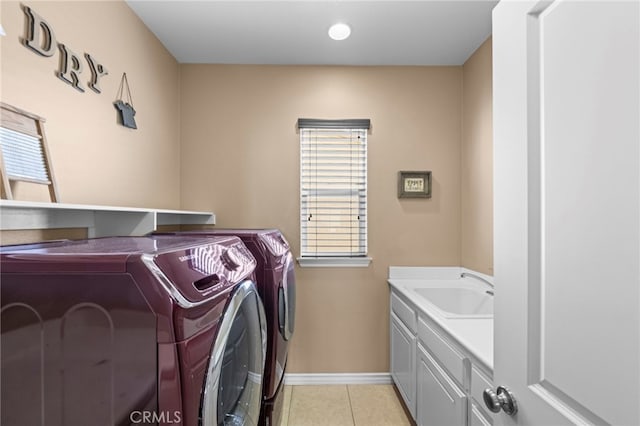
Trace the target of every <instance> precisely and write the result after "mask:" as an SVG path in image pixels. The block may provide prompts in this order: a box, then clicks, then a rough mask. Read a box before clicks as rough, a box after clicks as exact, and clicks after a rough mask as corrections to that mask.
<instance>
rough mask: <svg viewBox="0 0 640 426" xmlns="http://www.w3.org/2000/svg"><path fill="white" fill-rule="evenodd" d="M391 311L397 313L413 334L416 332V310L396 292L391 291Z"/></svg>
mask: <svg viewBox="0 0 640 426" xmlns="http://www.w3.org/2000/svg"><path fill="white" fill-rule="evenodd" d="M391 311H392V312H393V313H394V314H396V316H397V317H398V318H400V320H401V321H402V322H403V324H404V325H405V326H407V328H408V329H409V330H411V332H412V333H413V334H416V331H417V327H416V312H415V310H413V308H411V307H410V306H409V305H408V304H406V303H405V302H404V301H403V300H402V299H400V298H399V297H398V296H397V295H396V294H395V293H391Z"/></svg>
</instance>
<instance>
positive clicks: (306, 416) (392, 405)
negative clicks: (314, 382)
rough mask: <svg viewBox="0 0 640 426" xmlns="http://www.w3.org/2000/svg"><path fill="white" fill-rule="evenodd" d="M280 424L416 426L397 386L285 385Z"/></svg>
mask: <svg viewBox="0 0 640 426" xmlns="http://www.w3.org/2000/svg"><path fill="white" fill-rule="evenodd" d="M284 391H285V394H284V398H285V400H284V406H283V408H282V410H283V411H282V420H281V422H280V426H412V425H415V423H414V422H413V421H412V420H411V416H410V415H409V413H407V412H405V409H404V405H403V404H402V403H401V402H400V396H399V395H398V394H397V391H396V390H395V388H394V386H393V385H331V386H285V389H284Z"/></svg>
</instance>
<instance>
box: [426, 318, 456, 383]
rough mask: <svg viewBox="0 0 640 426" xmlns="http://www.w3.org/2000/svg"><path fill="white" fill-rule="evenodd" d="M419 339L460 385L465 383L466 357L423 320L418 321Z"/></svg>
mask: <svg viewBox="0 0 640 426" xmlns="http://www.w3.org/2000/svg"><path fill="white" fill-rule="evenodd" d="M418 338H419V340H420V341H421V342H422V343H423V344H424V346H426V347H427V348H428V349H429V351H431V353H432V354H433V355H435V357H436V358H437V359H438V361H439V362H440V363H441V364H442V366H444V367H445V368H446V369H447V371H448V372H449V373H450V374H451V376H452V377H453V378H454V379H456V380H457V381H458V383H460V384H464V383H465V382H464V363H463V360H464V357H463V356H462V355H461V354H460V352H458V351H457V350H456V349H454V348H453V347H452V346H451V345H450V344H449V343H447V341H445V340H444V339H443V338H442V337H440V335H439V334H438V333H437V332H436V331H435V330H434V329H433V328H432V326H431V325H429V324H427V323H426V322H425V321H424V319H422V318H420V319H419V320H418Z"/></svg>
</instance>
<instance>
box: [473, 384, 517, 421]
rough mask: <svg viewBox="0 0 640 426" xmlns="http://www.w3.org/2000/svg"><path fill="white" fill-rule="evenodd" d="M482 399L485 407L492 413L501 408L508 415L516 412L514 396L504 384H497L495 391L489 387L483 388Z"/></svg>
mask: <svg viewBox="0 0 640 426" xmlns="http://www.w3.org/2000/svg"><path fill="white" fill-rule="evenodd" d="M482 399H484V404H485V405H486V406H487V408H488V409H489V410H491V411H492V412H494V413H498V412H499V411H500V409H501V408H502V410H503V411H504V412H505V413H507V414H508V415H510V416H513V415H515V414H516V413H517V412H518V404H517V403H516V398H515V397H514V396H513V394H512V393H511V391H510V390H509V389H507V388H505V387H504V386H498V389H496V391H495V392H494V391H493V390H491V389H489V388H487V389H485V390H484V392H482Z"/></svg>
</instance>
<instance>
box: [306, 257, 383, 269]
mask: <svg viewBox="0 0 640 426" xmlns="http://www.w3.org/2000/svg"><path fill="white" fill-rule="evenodd" d="M297 260H298V264H299V265H300V267H301V268H366V267H368V266H369V264H370V263H371V260H372V259H371V258H370V257H330V258H329V257H298V258H297Z"/></svg>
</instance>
